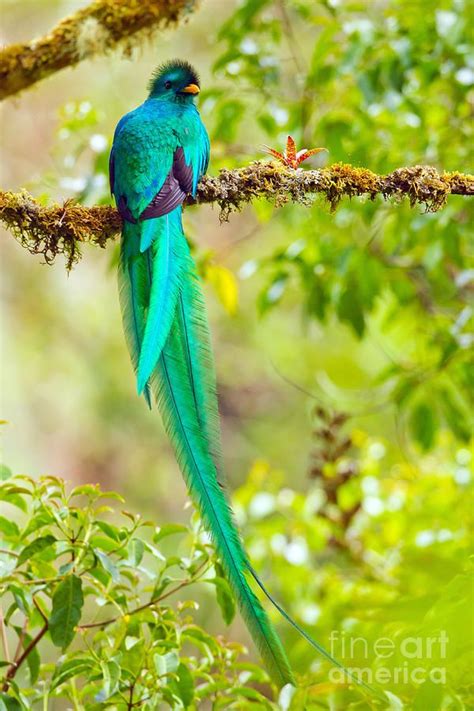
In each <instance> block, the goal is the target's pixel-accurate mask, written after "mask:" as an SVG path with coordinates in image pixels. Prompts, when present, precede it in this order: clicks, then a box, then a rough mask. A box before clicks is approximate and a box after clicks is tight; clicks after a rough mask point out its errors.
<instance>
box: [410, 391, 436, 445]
mask: <svg viewBox="0 0 474 711" xmlns="http://www.w3.org/2000/svg"><path fill="white" fill-rule="evenodd" d="M437 427H438V421H437V417H436V412H435V410H434V404H433V405H431V406H430V405H428V404H427V403H426V402H420V403H418V404H417V405H416V406H415V407H414V408H413V410H412V412H411V416H410V429H411V432H412V434H413V437H414V439H415V440H416V441H417V442H418V444H419V445H420V446H421V447H422V449H423V450H424V451H425V452H427V451H428V450H429V449H431V447H432V446H433V444H434V440H435V436H436V431H437Z"/></svg>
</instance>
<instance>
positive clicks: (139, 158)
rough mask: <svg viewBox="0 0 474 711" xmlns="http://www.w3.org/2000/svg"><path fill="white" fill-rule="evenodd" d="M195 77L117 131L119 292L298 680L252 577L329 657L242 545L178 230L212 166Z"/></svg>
mask: <svg viewBox="0 0 474 711" xmlns="http://www.w3.org/2000/svg"><path fill="white" fill-rule="evenodd" d="M199 90H200V89H199V78H198V76H197V74H196V72H195V70H194V69H193V68H192V67H191V65H190V64H188V63H187V62H183V61H171V62H168V63H167V64H165V65H163V66H161V67H160V68H159V69H158V70H157V71H156V72H155V73H154V75H153V76H152V78H151V81H150V84H149V91H150V93H149V96H148V98H147V99H146V101H145V102H144V103H143V104H142V105H141V106H139V107H138V108H136V109H135V110H134V111H131V112H130V113H128V114H126V115H125V116H124V117H123V118H122V119H121V120H120V121H119V123H118V125H117V128H116V130H115V135H114V141H113V146H112V151H111V154H110V187H111V192H112V193H113V195H114V197H115V201H116V204H117V208H118V210H119V212H120V215H121V216H122V220H123V230H122V240H121V252H120V264H119V270H118V271H119V290H120V302H121V308H122V317H123V325H124V330H125V335H126V340H127V344H128V348H129V351H130V355H131V359H132V363H133V366H134V369H135V372H136V376H137V389H138V393H139V394H142V393H143V394H144V396H145V398H146V401H147V403H148V405H149V406H150V407H151V397H152V395H153V396H154V398H155V400H156V403H157V405H158V409H159V410H160V412H161V415H162V418H163V422H164V426H165V429H166V431H167V433H168V436H169V438H170V440H171V442H172V444H173V447H174V451H175V453H176V458H177V460H178V463H179V466H180V468H181V470H182V472H183V475H184V477H185V480H186V483H187V486H188V489H189V492H190V495H191V497H192V499H193V501H194V503H195V504H196V506H197V508H198V510H199V512H200V514H201V517H202V519H203V521H204V522H205V525H206V526H207V528H208V530H209V532H210V534H211V536H212V539H213V541H214V544H215V546H216V549H217V552H218V555H219V557H220V560H221V563H222V565H223V568H224V570H225V572H226V575H227V577H228V580H229V582H230V584H231V586H232V588H233V590H234V593H235V595H236V598H237V600H238V603H239V606H240V610H241V612H242V615H243V617H244V619H245V621H246V623H247V626H248V628H249V630H250V633H251V635H252V638H253V639H254V641H255V643H256V645H257V647H258V649H259V651H260V653H261V655H262V658H263V660H264V662H265V664H266V666H267V668H268V671H269V672H270V674H271V676H272V678H273V679H274V681H275V683H276V684H277V685H278V686H280V687H281V686H283V685H285V684H295V681H294V677H293V674H292V671H291V668H290V664H289V662H288V659H287V656H286V654H285V651H284V649H283V647H282V644H281V642H280V640H279V638H278V636H277V634H276V632H275V630H274V628H273V626H272V624H271V623H270V621H269V619H268V617H267V614H266V612H265V610H264V609H263V607H262V605H261V603H260V601H259V600H258V598H257V596H256V595H255V593H254V591H253V590H252V588H251V585H250V581H251V580H253V581H255V582H256V584H257V585H258V586H259V587H260V588H261V589H262V591H263V592H264V594H265V595H266V596H267V598H268V599H269V600H271V602H272V603H273V604H274V605H275V607H276V608H277V609H278V610H279V611H280V613H281V614H282V615H283V616H284V617H285V619H287V620H288V622H290V624H292V625H293V626H294V627H296V629H298V631H299V632H300V633H301V634H302V635H303V636H304V637H305V638H306V639H307V640H308V641H309V642H310V643H311V644H312V645H313V646H314V647H315V648H316V649H318V650H319V651H320V652H321V653H322V654H323V655H324V656H325V657H327V658H328V659H329V660H330V661H332V662H333V663H334V664H336V665H337V666H338V667H341V666H342V665H341V664H340V663H339V662H337V661H336V660H334V659H333V658H332V657H331V655H330V654H329V653H328V652H326V650H325V649H324V648H323V647H321V646H320V645H319V644H318V643H317V642H315V641H314V640H312V639H311V638H310V637H309V636H308V635H307V634H306V633H305V632H304V630H301V629H300V628H299V627H298V625H297V624H296V622H295V621H294V620H293V619H292V618H291V617H290V616H289V615H288V614H287V613H286V612H285V611H284V610H283V609H282V608H281V606H280V605H279V604H278V603H277V602H276V601H275V600H274V599H273V598H272V596H271V595H270V594H269V593H268V591H267V590H266V588H265V587H264V585H263V583H262V582H261V581H260V579H259V578H258V576H257V575H256V573H255V571H254V570H253V568H252V566H251V564H250V561H249V559H248V556H247V554H246V552H245V550H244V547H243V545H242V542H241V539H240V536H239V532H238V530H237V527H236V524H235V522H234V519H233V516H232V511H231V508H230V505H229V501H228V498H227V495H226V490H225V477H224V472H223V467H222V455H221V436H220V426H219V413H218V406H217V396H216V382H215V374H214V364H213V357H212V350H211V345H210V336H209V328H208V325H207V318H206V311H205V307H204V301H203V294H202V291H201V286H200V280H199V277H198V275H197V271H196V267H195V264H194V261H193V259H192V257H191V254H190V251H189V247H188V243H187V241H186V237H185V235H184V232H183V226H182V219H181V218H182V214H181V213H182V203H183V201H184V199H185V198H186V196H187V195H192V196H195V194H196V189H197V184H198V181H199V179H200V177H201V176H202V175H203V174H204V173H205V171H206V169H207V165H208V162H209V150H210V147H209V137H208V135H207V132H206V129H205V127H204V125H203V123H202V121H201V118H200V116H199V112H198V110H197V108H196V106H195V103H194V100H195V97H196V95H197V94H198V93H199Z"/></svg>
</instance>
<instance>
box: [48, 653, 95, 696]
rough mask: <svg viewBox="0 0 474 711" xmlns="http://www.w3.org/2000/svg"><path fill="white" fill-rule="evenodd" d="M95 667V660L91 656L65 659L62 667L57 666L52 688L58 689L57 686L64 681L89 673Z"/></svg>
mask: <svg viewBox="0 0 474 711" xmlns="http://www.w3.org/2000/svg"><path fill="white" fill-rule="evenodd" d="M93 668H94V662H93V660H92V659H91V658H90V657H80V658H77V657H76V658H74V659H69V660H66V661H64V662H63V664H61V666H60V667H57V668H56V670H55V672H54V676H53V680H52V683H51V690H54V689H56V687H58V686H60V685H61V684H64V682H66V681H68V679H71V678H72V677H75V676H81V675H84V674H88V673H89V672H90V670H91V669H93Z"/></svg>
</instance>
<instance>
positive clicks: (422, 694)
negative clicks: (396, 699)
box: [413, 679, 444, 711]
mask: <svg viewBox="0 0 474 711" xmlns="http://www.w3.org/2000/svg"><path fill="white" fill-rule="evenodd" d="M443 695H444V690H443V687H442V686H441V685H440V684H434V683H433V682H432V681H431V679H426V681H424V682H423V684H421V686H419V687H418V691H417V692H416V696H415V699H414V702H413V711H426V709H429V710H430V711H438V709H440V708H441V703H442V701H443Z"/></svg>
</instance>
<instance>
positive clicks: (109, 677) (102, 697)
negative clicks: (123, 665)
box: [95, 661, 121, 702]
mask: <svg viewBox="0 0 474 711" xmlns="http://www.w3.org/2000/svg"><path fill="white" fill-rule="evenodd" d="M100 666H101V669H102V675H103V678H104V685H103V687H102V689H101V690H100V691H99V693H98V694H96V696H95V700H96V701H99V702H100V701H106V700H107V699H109V698H110V697H111V696H113V695H114V694H115V692H116V691H117V689H118V687H119V683H120V674H121V670H120V666H119V665H118V664H117V662H114V661H109V662H107V663H106V662H101V665H100Z"/></svg>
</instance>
